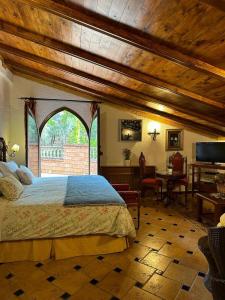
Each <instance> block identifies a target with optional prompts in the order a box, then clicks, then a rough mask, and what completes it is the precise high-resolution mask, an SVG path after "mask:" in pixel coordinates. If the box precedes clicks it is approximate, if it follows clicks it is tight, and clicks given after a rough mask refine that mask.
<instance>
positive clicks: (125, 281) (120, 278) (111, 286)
mask: <svg viewBox="0 0 225 300" xmlns="http://www.w3.org/2000/svg"><path fill="white" fill-rule="evenodd" d="M135 283H136V281H135V280H133V279H131V278H130V277H128V276H125V275H123V274H121V273H117V272H114V271H113V272H111V273H109V274H108V275H107V276H106V277H105V278H104V279H103V280H102V281H101V282H100V283H99V287H100V288H102V289H103V290H105V291H106V292H108V293H110V294H112V295H114V296H116V297H118V298H121V297H123V296H124V295H125V294H126V293H127V292H128V291H129V289H131V288H132V287H133V286H134V285H135Z"/></svg>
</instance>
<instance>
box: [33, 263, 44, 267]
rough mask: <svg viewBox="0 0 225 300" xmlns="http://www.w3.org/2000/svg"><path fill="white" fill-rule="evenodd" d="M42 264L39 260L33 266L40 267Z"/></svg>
mask: <svg viewBox="0 0 225 300" xmlns="http://www.w3.org/2000/svg"><path fill="white" fill-rule="evenodd" d="M42 266H43V264H42V263H41V262H39V263H37V264H36V265H35V267H37V268H40V267H42Z"/></svg>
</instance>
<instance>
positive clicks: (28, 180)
mask: <svg viewBox="0 0 225 300" xmlns="http://www.w3.org/2000/svg"><path fill="white" fill-rule="evenodd" d="M16 174H17V176H18V177H19V180H20V182H21V183H22V184H26V185H29V184H32V183H33V176H32V175H31V174H30V172H27V171H23V170H22V169H21V168H19V169H17V170H16Z"/></svg>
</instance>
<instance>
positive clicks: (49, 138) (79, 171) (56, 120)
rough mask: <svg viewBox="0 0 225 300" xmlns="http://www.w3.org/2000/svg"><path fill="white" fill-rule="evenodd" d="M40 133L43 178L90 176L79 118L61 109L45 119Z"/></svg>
mask: <svg viewBox="0 0 225 300" xmlns="http://www.w3.org/2000/svg"><path fill="white" fill-rule="evenodd" d="M40 133H41V134H40V148H41V151H40V153H41V158H40V162H41V175H42V176H57V175H87V174H89V168H90V166H89V135H88V128H87V125H86V123H85V122H84V121H83V120H82V118H81V117H80V116H78V115H77V114H76V113H75V112H74V111H72V110H69V109H67V108H61V109H59V110H57V111H54V112H53V113H52V114H51V115H50V116H48V118H47V119H46V120H45V121H44V122H43V124H42V126H41V128H40ZM46 151H47V153H48V156H47V157H46V156H45V155H42V153H43V154H44V153H46Z"/></svg>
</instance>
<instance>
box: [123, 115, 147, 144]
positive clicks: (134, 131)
mask: <svg viewBox="0 0 225 300" xmlns="http://www.w3.org/2000/svg"><path fill="white" fill-rule="evenodd" d="M119 122H120V126H119V127H120V140H121V141H131V142H140V141H141V138H142V120H119Z"/></svg>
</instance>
